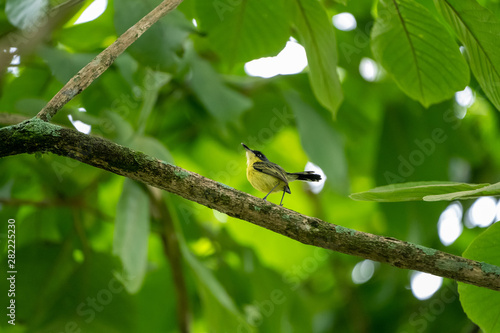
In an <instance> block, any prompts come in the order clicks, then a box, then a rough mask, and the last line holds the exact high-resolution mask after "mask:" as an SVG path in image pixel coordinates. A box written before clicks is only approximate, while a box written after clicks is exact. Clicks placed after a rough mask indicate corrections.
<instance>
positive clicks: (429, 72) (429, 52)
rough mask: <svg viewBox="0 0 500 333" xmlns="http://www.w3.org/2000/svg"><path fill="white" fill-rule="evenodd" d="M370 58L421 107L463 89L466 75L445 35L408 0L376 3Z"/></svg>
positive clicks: (413, 2)
mask: <svg viewBox="0 0 500 333" xmlns="http://www.w3.org/2000/svg"><path fill="white" fill-rule="evenodd" d="M371 38H372V45H371V46H372V52H373V54H374V55H375V58H376V59H377V61H379V62H380V63H381V64H382V66H383V67H384V68H385V69H386V70H387V71H388V72H389V73H390V74H391V75H392V77H393V78H394V80H395V81H396V83H397V84H398V86H399V87H400V88H401V90H403V91H404V92H405V93H406V94H407V95H408V96H410V97H411V98H413V99H415V100H417V101H419V102H420V103H422V105H424V106H425V107H427V106H429V105H431V104H434V103H438V102H441V101H443V100H446V99H448V98H450V97H452V96H453V94H454V93H455V92H456V91H458V90H462V89H464V88H465V86H466V85H467V83H468V82H469V70H468V68H467V64H466V62H465V59H464V58H463V56H462V55H461V54H460V51H459V48H458V45H457V44H456V43H455V42H454V40H453V38H452V37H451V35H450V34H449V33H448V31H447V30H446V29H445V28H444V27H443V26H442V25H441V24H440V23H439V22H438V21H437V20H436V19H435V18H434V17H433V16H432V15H431V14H430V13H429V12H428V10H427V9H426V8H425V7H424V6H422V5H421V4H419V3H417V2H416V1H413V0H397V1H390V0H381V1H380V2H379V7H378V17H377V19H376V21H375V25H374V27H373V30H372V35H371Z"/></svg>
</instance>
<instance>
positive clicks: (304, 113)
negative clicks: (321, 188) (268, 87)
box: [285, 91, 349, 193]
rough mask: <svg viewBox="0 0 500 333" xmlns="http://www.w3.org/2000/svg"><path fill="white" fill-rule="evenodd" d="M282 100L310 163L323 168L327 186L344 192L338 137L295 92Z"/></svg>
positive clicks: (344, 175) (344, 165)
mask: <svg viewBox="0 0 500 333" xmlns="http://www.w3.org/2000/svg"><path fill="white" fill-rule="evenodd" d="M285 98H286V100H287V101H288V103H289V104H290V105H291V107H292V110H293V112H294V114H295V116H296V117H297V127H298V130H299V134H300V141H301V142H302V146H303V147H304V150H305V151H306V152H307V154H308V156H309V157H310V158H311V161H312V162H313V163H316V164H318V165H319V166H320V167H321V168H322V169H323V171H324V172H325V174H326V176H327V178H328V183H329V184H330V185H331V186H332V187H333V188H334V189H335V190H336V191H338V192H339V193H347V192H348V190H349V177H348V174H347V161H346V158H345V153H344V144H343V142H342V138H341V136H340V134H339V133H338V132H337V131H336V130H335V129H334V128H333V127H332V126H330V125H329V124H328V122H327V121H325V119H323V117H322V116H320V115H319V114H318V112H317V111H316V110H315V109H314V108H313V107H312V106H311V105H309V104H308V103H306V102H304V101H303V100H302V99H301V98H300V96H299V95H298V94H297V93H294V92H291V91H290V92H288V93H286V94H285Z"/></svg>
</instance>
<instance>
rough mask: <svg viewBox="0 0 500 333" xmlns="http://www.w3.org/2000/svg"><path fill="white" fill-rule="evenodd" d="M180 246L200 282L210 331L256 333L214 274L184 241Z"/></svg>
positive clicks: (199, 286)
mask: <svg viewBox="0 0 500 333" xmlns="http://www.w3.org/2000/svg"><path fill="white" fill-rule="evenodd" d="M180 246H181V251H182V256H183V257H184V259H185V260H186V262H187V264H188V265H189V267H190V268H191V270H192V271H193V273H194V276H195V277H196V279H197V281H198V282H197V287H198V289H199V292H200V297H201V300H202V302H203V303H204V309H206V311H207V313H206V320H207V322H208V323H209V324H210V327H211V330H210V331H213V332H230V331H233V330H234V331H241V332H254V330H253V329H252V327H251V326H249V325H248V323H247V322H246V321H245V320H244V318H243V316H242V314H241V313H240V312H239V310H238V308H237V307H236V304H235V303H234V301H233V299H232V298H231V296H230V295H229V294H228V292H227V291H226V289H224V286H222V285H221V284H220V282H219V281H218V280H217V279H216V278H215V276H214V275H213V274H212V272H211V271H210V270H209V269H207V268H206V267H205V266H203V264H202V263H201V262H199V260H198V259H197V258H196V257H195V256H194V255H193V254H192V253H191V252H190V251H189V249H188V248H187V246H186V244H185V243H184V241H183V240H182V241H181V242H180ZM235 327H236V328H237V329H235Z"/></svg>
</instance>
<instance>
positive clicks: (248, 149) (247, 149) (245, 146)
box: [241, 142, 253, 152]
mask: <svg viewBox="0 0 500 333" xmlns="http://www.w3.org/2000/svg"><path fill="white" fill-rule="evenodd" d="M241 145H242V146H243V148H245V149H246V151H251V152H253V150H252V149H250V148H248V147H247V145H246V144H244V143H243V142H242V143H241Z"/></svg>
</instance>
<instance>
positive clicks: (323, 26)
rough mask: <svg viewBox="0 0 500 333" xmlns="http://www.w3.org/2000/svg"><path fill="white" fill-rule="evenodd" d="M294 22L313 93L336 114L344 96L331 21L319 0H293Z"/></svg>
mask: <svg viewBox="0 0 500 333" xmlns="http://www.w3.org/2000/svg"><path fill="white" fill-rule="evenodd" d="M293 13H294V14H293V22H294V23H295V25H296V27H297V30H298V33H299V35H300V42H301V43H302V45H303V46H304V48H305V49H306V54H307V62H308V64H309V81H310V82H311V86H312V89H313V91H314V95H315V96H316V98H317V99H318V101H319V102H320V103H321V105H323V106H324V107H325V108H327V109H328V110H330V111H331V112H332V114H333V115H334V116H335V115H336V113H337V109H338V107H339V106H340V103H341V102H342V99H343V94H342V88H341V86H340V80H339V77H338V74H337V59H338V57H337V45H336V41H335V32H334V30H333V25H332V22H331V21H330V20H329V19H328V16H327V15H326V12H325V10H324V8H323V7H322V6H321V4H320V3H319V2H318V1H309V0H294V4H293Z"/></svg>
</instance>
